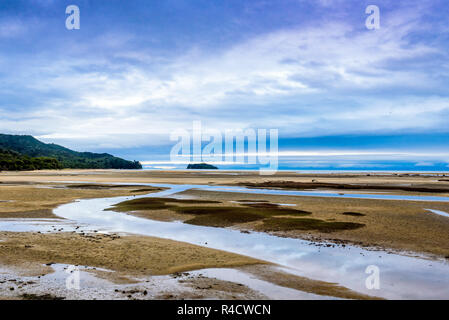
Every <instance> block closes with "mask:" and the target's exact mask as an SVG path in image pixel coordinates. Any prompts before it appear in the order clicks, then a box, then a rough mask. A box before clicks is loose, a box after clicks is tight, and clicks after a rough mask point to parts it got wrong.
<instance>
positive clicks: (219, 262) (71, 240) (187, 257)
mask: <svg viewBox="0 0 449 320" xmlns="http://www.w3.org/2000/svg"><path fill="white" fill-rule="evenodd" d="M440 180H444V178H442V177H433V176H425V175H419V176H411V175H390V174H385V175H367V174H365V173H363V174H327V175H316V174H315V175H314V174H307V175H304V174H298V173H292V172H281V173H278V174H277V175H275V176H273V177H266V176H259V175H258V174H257V173H255V172H204V171H199V172H194V171H185V172H178V171H176V172H170V171H168V172H164V171H120V170H110V171H108V170H61V171H40V172H2V173H0V219H4V218H55V215H53V213H52V209H54V208H55V207H57V206H59V205H61V204H64V203H68V202H71V201H74V200H76V199H83V198H101V197H115V196H123V195H125V196H130V199H132V196H133V195H142V194H145V193H149V192H152V191H157V190H158V189H154V190H150V189H151V188H148V187H142V186H136V185H133V183H175V184H176V183H183V184H209V185H242V184H248V183H264V182H266V181H297V182H302V183H311V182H316V181H319V182H323V183H340V184H342V183H344V184H352V183H356V184H368V185H394V186H398V185H407V186H410V185H413V186H417V187H418V188H423V187H424V188H426V189H427V188H438V189H441V188H449V181H440ZM69 181H70V183H69ZM78 182H89V184H90V186H87V185H84V186H82V185H81V184H79V183H78ZM98 183H123V184H127V185H125V186H120V187H117V186H113V185H109V186H98V185H97V184H98ZM159 190H160V189H159ZM376 191H377V190H359V189H358V188H357V189H356V190H344V191H342V192H345V193H346V192H347V193H351V192H357V193H362V192H367V193H371V192H373V193H374V192H376ZM381 192H388V193H389V194H414V195H419V194H421V193H420V192H417V191H410V192H408V191H404V190H389V191H385V190H383V191H382V190H381ZM180 195H181V196H182V197H183V198H195V199H200V200H206V201H218V202H219V203H210V204H207V206H212V207H224V206H225V207H235V208H247V207H248V206H247V205H246V206H245V204H244V202H245V201H246V202H247V203H248V202H268V203H272V204H287V205H289V208H295V209H298V210H302V211H306V212H309V213H310V216H308V217H307V218H313V219H315V220H317V219H318V220H320V221H321V220H322V221H326V222H346V223H354V224H361V225H363V227H361V228H356V229H353V230H342V231H332V232H328V231H326V232H321V231H320V230H313V229H312V230H284V229H283V228H282V224H276V226H279V225H281V227H279V228H277V229H276V228H274V229H273V227H272V226H271V225H267V224H266V223H265V221H263V220H256V221H250V222H244V223H236V224H234V225H232V226H231V227H232V228H238V229H240V230H249V231H254V230H257V231H264V232H268V233H273V234H276V235H280V236H283V237H292V238H301V239H308V240H313V241H330V242H334V243H338V244H344V243H350V244H355V245H360V246H370V247H376V248H381V249H383V250H386V251H388V250H397V251H401V252H402V251H410V252H412V254H413V253H420V254H421V253H424V254H426V255H432V256H434V257H437V258H438V257H443V258H444V257H446V258H447V257H449V232H448V230H449V219H447V217H444V216H440V215H437V214H433V213H430V212H428V211H426V210H425V209H434V210H440V211H443V212H449V203H443V202H441V203H440V202H432V203H420V202H414V201H382V200H369V199H335V198H320V197H292V196H280V195H256V194H243V193H238V194H237V193H228V192H211V191H199V190H188V191H185V192H183V193H181V194H180ZM425 195H429V192H428V191H427V190H426V192H425ZM430 195H433V194H432V193H431V192H430ZM435 195H437V196H448V195H449V192H448V194H445V193H444V192H439V193H438V194H435ZM241 200H244V201H241ZM176 205H177V206H179V204H176ZM193 205H197V204H182V206H193ZM202 205H203V204H202ZM129 213H130V214H133V215H137V216H139V217H145V218H149V219H155V220H162V221H173V220H183V221H187V220H189V219H193V218H195V215H194V214H192V215H188V214H187V215H186V214H185V213H179V212H175V211H173V210H168V209H163V210H139V211H133V212H129ZM344 213H346V214H344ZM271 218H273V219H281V220H275V221H276V222H278V221H282V219H285V218H289V219H291V218H292V217H291V216H288V215H287V216H282V215H278V216H274V217H271ZM293 218H294V219H303V218H304V217H301V216H298V217H293ZM205 225H207V221H206V223H205ZM0 252H1V254H0V265H2V266H3V268H5V270H9V271H7V272H6V273H4V274H6V275H7V276H6V277H8V276H10V277H11V276H12V277H14V276H17V277H23V276H37V274H39V275H41V276H42V275H47V274H51V273H52V272H53V270H52V267H51V265H49V266H47V265H46V264H49V263H59V264H73V265H82V266H90V267H93V268H105V269H108V270H112V271H114V273H113V276H112V274H111V273H104V272H103V273H102V272H99V271H97V272H93V273H95V274H96V276H101V277H106V278H107V281H111V282H112V283H114V285H118V284H117V283H118V282H122V283H121V285H124V286H129V285H131V284H132V283H133V282H135V280H132V279H131V278H132V277H143V276H146V277H155V276H158V275H167V274H174V273H177V272H184V271H189V270H198V269H204V268H226V267H239V266H244V265H260V264H261V263H263V262H261V261H258V260H256V259H252V258H248V257H243V256H240V255H235V254H232V253H228V252H223V251H220V250H213V249H208V248H204V247H199V246H194V245H189V244H185V243H180V242H176V241H171V240H163V239H158V238H152V237H140V236H131V235H122V236H121V237H119V238H111V235H98V234H87V233H86V234H82V235H81V234H79V233H76V232H75V233H68V232H60V233H52V234H39V233H35V232H34V233H33V232H22V233H18V232H2V233H0ZM245 268H253V270H252V271H251V274H252V275H253V276H254V277H258V278H259V279H261V280H266V281H267V282H268V283H271V284H272V285H274V284H276V285H279V286H280V287H281V288H284V289H282V290H285V288H291V289H295V290H299V291H303V292H307V293H310V294H316V295H317V296H318V295H319V296H323V295H324V296H326V295H327V296H332V297H339V298H349V299H352V298H353V299H365V298H368V297H367V296H364V295H362V294H358V293H355V292H352V291H350V290H348V289H346V288H343V287H338V286H336V285H333V284H328V283H324V282H320V281H315V280H311V279H307V278H301V277H296V278H295V279H292V278H291V277H292V276H291V275H288V276H286V275H283V274H280V273H276V272H274V271H272V270H271V271H270V269H264V268H262V269H260V268H261V267H257V266H254V267H245ZM257 268H259V269H257ZM11 270H12V271H11ZM267 270H269V271H267ZM8 272H9V273H8ZM91 273H92V270H91ZM293 277H295V276H293ZM184 278H185V277H184ZM206 278H207V279H201V280H199V279H198V278H195V277H194V278H193V279H188V277H187V278H185V279H183V280H182V281H183V282H181V283H182V285H183V287H182V288H180V287H176V288H171V289H167V288H159V289H158V290H153V291H151V294H148V295H143V291H145V290H147V291H148V289H145V290H143V291H139V290H137V291H136V292H137V295H138V296H139V297H140V298H162V299H180V298H199V299H201V298H205V297H206V298H219V299H221V298H248V299H251V298H263V297H265V296H264V295H261V294H260V292H259V293H257V292H256V291H257V290H256V291H254V290H252V289H251V288H247V287H246V286H236V285H235V283H234V282H232V281H228V282H226V281H224V280H219V279H214V278H208V277H206ZM221 281H224V282H221ZM4 283H6V282H4ZM4 283H3V284H4ZM211 283H212V284H211ZM0 284H2V282H1V281H0ZM195 284H197V285H195ZM185 286H188V287H189V289H187V291H186V289H185ZM192 286H193V287H194V288H193V291H192ZM0 288H2V294H0V295H1V296H4V297H5V298H7V299H9V298H33V297H34V296H23V292H22V293H21V294H18V292H7V294H4V292H5V291H4V290H6V291H7V288H6V287H4V286H3V287H2V286H1V285H0ZM204 288H209V289H207V290H206V291H205V289H204ZM210 288H214V289H210ZM239 288H240V289H239ZM21 289H23V288H21ZM116 289H117V288H116ZM114 290H115V289H114ZM117 290H118V292H115V291H114V292H115V294H112V295H111V296H109V295H107V294H106V295H105V296H103V297H109V298H114V299H115V298H117V299H118V298H128V299H130V298H136V295H135V294H131V295H127V294H124V293H123V292H126V290H122V288H119V289H117ZM11 291H14V290H11ZM22 291H23V290H22ZM32 291H33V290H32ZM131 291H133V290H131ZM134 291H135V290H134ZM33 292H34V293H33V294H38V296H39V295H41V294H44V295H45V294H46V292H40V291H39V290H37V289H36V290H34V291H33ZM138 292H140V293H141V294H140V295H139V294H138ZM148 292H150V291H148ZM225 292H228V293H229V294H226V293H225ZM129 296H131V297H129ZM66 297H68V298H70V295H67V296H66ZM89 297H90V296H84V297H82V296H81V297H80V296H73V297H72V298H89ZM100 298H101V297H100ZM306 298H307V297H306Z"/></svg>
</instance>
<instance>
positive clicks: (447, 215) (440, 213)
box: [426, 209, 449, 218]
mask: <svg viewBox="0 0 449 320" xmlns="http://www.w3.org/2000/svg"><path fill="white" fill-rule="evenodd" d="M426 210H427V211H430V212H432V213H435V214H439V215H440V216H443V217H448V218H449V213H447V212H444V211H440V210H434V209H426Z"/></svg>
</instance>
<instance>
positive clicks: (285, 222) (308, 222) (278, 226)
mask: <svg viewBox="0 0 449 320" xmlns="http://www.w3.org/2000/svg"><path fill="white" fill-rule="evenodd" d="M364 226H365V225H364V224H362V223H355V222H338V221H337V222H334V221H332V222H329V221H324V220H319V219H309V218H305V219H304V218H301V219H296V218H276V217H274V218H270V219H265V220H264V221H263V225H261V226H259V227H258V229H259V230H261V231H291V230H316V231H319V232H324V233H329V232H335V231H344V230H354V229H359V228H362V227H364Z"/></svg>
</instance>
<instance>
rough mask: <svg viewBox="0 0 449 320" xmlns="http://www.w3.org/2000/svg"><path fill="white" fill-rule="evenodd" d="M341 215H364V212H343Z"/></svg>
mask: <svg viewBox="0 0 449 320" xmlns="http://www.w3.org/2000/svg"><path fill="white" fill-rule="evenodd" d="M342 215H345V216H352V217H364V216H366V214H363V213H360V212H343V213H342Z"/></svg>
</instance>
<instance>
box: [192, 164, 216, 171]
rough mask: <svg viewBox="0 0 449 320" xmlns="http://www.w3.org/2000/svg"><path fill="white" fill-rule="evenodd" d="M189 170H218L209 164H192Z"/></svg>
mask: <svg viewBox="0 0 449 320" xmlns="http://www.w3.org/2000/svg"><path fill="white" fill-rule="evenodd" d="M187 169H197V170H216V169H218V168H217V167H216V166H213V165H211V164H207V163H191V164H189V165H188V166H187Z"/></svg>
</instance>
